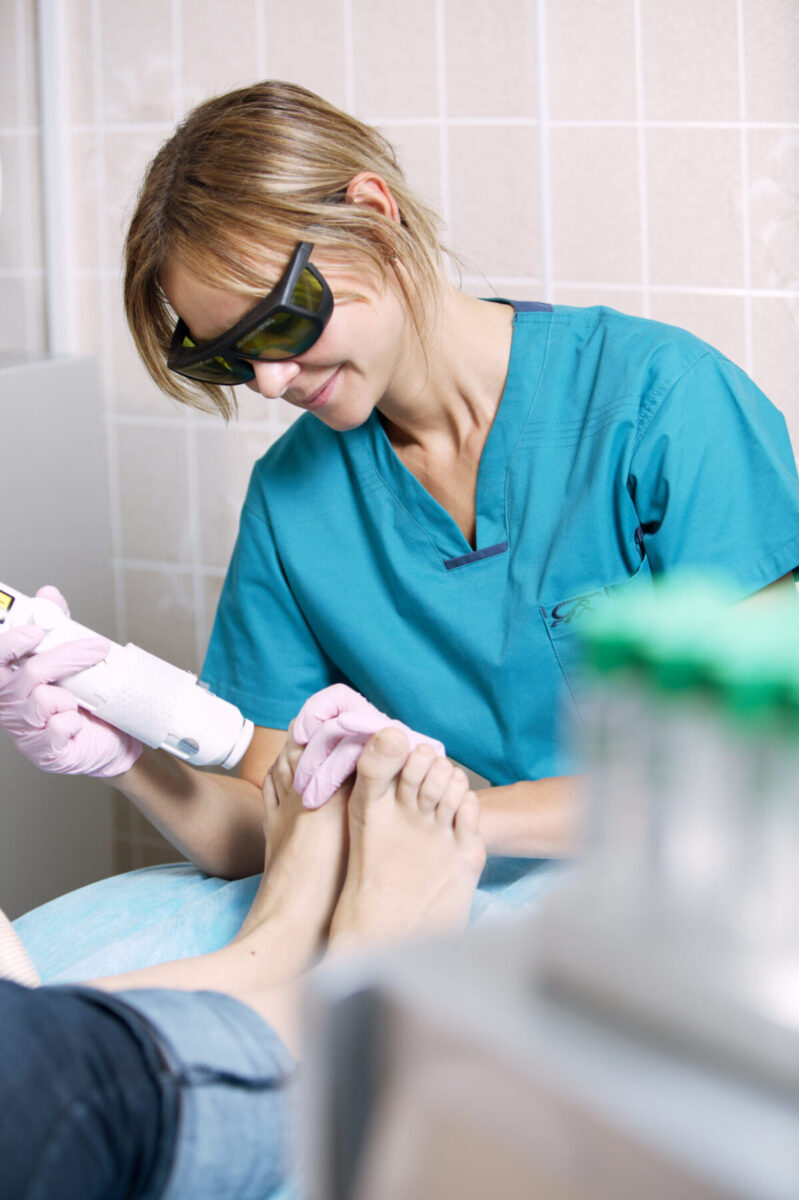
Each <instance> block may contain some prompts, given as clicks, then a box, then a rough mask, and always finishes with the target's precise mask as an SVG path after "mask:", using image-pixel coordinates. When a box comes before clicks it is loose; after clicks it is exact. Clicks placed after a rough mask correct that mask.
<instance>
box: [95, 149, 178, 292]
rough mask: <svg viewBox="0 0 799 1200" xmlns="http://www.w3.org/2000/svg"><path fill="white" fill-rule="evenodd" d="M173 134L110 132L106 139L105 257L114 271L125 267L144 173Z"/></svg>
mask: <svg viewBox="0 0 799 1200" xmlns="http://www.w3.org/2000/svg"><path fill="white" fill-rule="evenodd" d="M171 132H172V130H171V127H170V128H169V129H167V128H163V129H155V130H147V131H142V132H131V133H127V132H120V133H115V132H109V133H106V134H105V135H104V136H105V202H106V205H107V210H106V224H105V250H104V254H105V258H104V265H105V266H107V267H110V268H111V270H117V269H120V268H121V266H122V251H123V245H124V241H125V235H126V233H127V229H128V223H129V221H130V218H131V216H132V215H133V209H134V207H135V204H136V195H137V193H138V190H139V188H140V186H141V183H142V180H143V179H144V173H145V170H146V169H147V166H148V165H149V163H150V161H151V159H152V158H153V157H154V155H155V154H156V152H157V151H158V149H159V147H160V146H161V145H162V143H163V142H164V141H166V139H167V138H168V137H169V135H170V133H171Z"/></svg>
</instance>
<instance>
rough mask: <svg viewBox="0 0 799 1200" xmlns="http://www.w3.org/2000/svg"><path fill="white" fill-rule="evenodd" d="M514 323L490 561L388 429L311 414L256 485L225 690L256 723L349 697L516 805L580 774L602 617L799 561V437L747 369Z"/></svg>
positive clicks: (636, 333)
mask: <svg viewBox="0 0 799 1200" xmlns="http://www.w3.org/2000/svg"><path fill="white" fill-rule="evenodd" d="M514 307H515V309H516V312H515V318H514V325H513V340H512V348H511V355H510V363H509V369H508V376H507V381H506V385H505V390H504V392H503V395H502V400H501V403H500V406H499V410H498V412H497V416H496V418H495V420H494V423H493V425H492V427H491V430H490V432H489V435H488V439H487V441H486V445H485V449H484V451H483V456H482V459H481V462H480V470H479V475H478V480H477V495H476V516H477V533H476V548H473V547H472V546H470V545H469V543H468V542H467V541H466V539H465V538H464V536H463V534H462V532H461V531H460V529H459V528H458V526H457V525H456V523H455V521H454V520H453V519H452V517H451V516H450V515H449V513H447V512H446V510H445V509H444V508H442V507H441V505H439V504H438V502H437V501H436V500H434V499H433V497H432V496H431V495H430V494H429V493H428V492H427V491H426V490H425V489H424V487H423V486H422V485H421V484H420V483H419V481H418V480H417V479H416V477H415V476H414V475H413V474H412V473H411V472H410V471H409V470H408V469H407V468H406V467H405V466H404V465H403V464H402V462H401V461H400V459H399V458H398V457H397V455H396V454H395V453H394V450H393V449H392V447H391V444H390V443H389V441H388V438H387V437H386V434H385V432H384V429H383V426H382V424H381V421H380V417H379V415H378V413H377V412H373V414H372V415H371V417H370V418H369V420H368V421H366V423H365V424H363V425H361V426H360V427H359V428H357V429H354V430H352V431H349V432H346V433H337V432H334V431H332V430H330V429H328V428H327V426H325V425H324V424H323V423H322V422H321V421H320V420H319V419H318V418H316V417H314V416H313V415H311V414H306V415H304V416H303V417H301V418H300V419H299V420H298V421H297V422H296V423H295V424H294V425H293V426H292V427H291V428H290V429H289V430H288V431H287V432H286V433H285V434H284V435H283V437H281V438H280V440H279V441H277V442H276V443H275V444H274V445H273V446H272V447H271V448H270V449H269V451H268V452H267V453H266V454H265V455H264V457H263V458H262V459H260V460H259V462H258V463H257V464H256V465H255V468H254V470H253V474H252V479H251V482H250V486H249V490H248V493H247V498H246V501H245V504H244V509H243V512H242V517H241V526H240V532H239V536H238V541H237V544H236V547H235V551H234V553H233V557H232V560H231V563H230V567H229V570H228V573H227V577H226V580H225V584H224V587H223V590H222V595H221V599H220V602H219V608H218V612H217V617H216V621H215V624H214V628H213V632H212V636H211V641H210V646H209V650H208V656H207V659H206V663H205V667H204V671H203V677H204V679H205V680H206V681H207V682H208V684H209V685H210V687H211V689H212V690H213V691H215V692H217V693H218V694H220V695H222V696H224V697H225V698H227V699H229V700H231V701H232V702H233V703H235V704H237V705H238V706H239V707H240V708H241V710H242V711H243V712H244V714H245V715H246V716H247V717H249V718H250V719H251V720H252V721H254V722H255V723H256V724H258V725H264V726H269V727H274V728H286V726H287V724H288V722H289V721H290V720H291V719H292V717H294V716H295V715H296V713H297V711H298V710H299V708H300V707H301V705H302V704H303V702H304V701H305V700H306V699H307V697H308V696H310V695H311V694H312V693H313V692H315V691H317V690H318V689H320V688H323V687H326V686H327V685H328V684H331V683H335V682H346V683H348V684H350V685H351V686H352V687H354V688H356V689H357V690H358V691H359V692H362V693H363V694H364V695H365V696H367V697H368V699H369V700H371V701H372V702H373V703H374V704H376V705H377V706H378V707H379V708H380V709H382V710H383V711H385V712H386V713H388V714H390V715H391V716H393V717H398V718H399V719H400V720H402V721H405V722H406V723H407V724H408V725H410V726H411V727H412V728H414V729H417V730H420V731H424V732H425V733H428V734H431V735H433V736H434V737H437V738H439V739H440V740H441V741H443V742H444V744H445V746H446V748H447V753H448V754H449V755H450V756H451V757H453V758H455V759H456V760H457V761H459V762H461V763H462V764H464V765H465V766H468V767H470V768H471V769H473V770H475V771H477V772H478V773H479V774H481V775H483V776H484V777H485V778H486V779H488V780H489V781H490V782H492V783H493V784H505V783H512V782H515V781H517V780H520V779H537V778H542V777H547V776H553V775H559V774H564V773H566V772H568V771H570V770H573V769H576V767H577V765H578V764H576V763H575V762H574V761H573V760H572V759H571V757H570V755H569V753H568V751H567V749H566V747H565V746H564V744H563V739H562V737H561V736H560V733H561V729H562V720H563V716H564V712H565V714H566V719H567V720H568V716H569V713H570V712H571V714H572V716H573V715H574V706H575V700H574V684H575V679H576V672H577V670H578V664H579V646H578V645H577V640H578V639H577V636H576V633H575V630H576V628H577V627H578V626H579V617H580V615H581V614H583V613H584V612H585V611H586V610H587V609H589V608H591V607H595V606H596V604H597V603H601V602H603V600H604V598H605V597H606V596H607V595H609V594H610V592H611V589H617V588H619V587H634V586H649V584H650V583H651V579H652V576H653V575H658V574H660V573H662V572H666V571H669V570H671V569H674V568H675V567H686V568H704V569H712V570H715V571H716V572H720V573H722V574H723V575H724V576H726V578H727V580H728V581H729V583H730V585H731V586H732V587H733V588H734V589H735V590H736V592H737V594H739V595H740V596H744V595H746V594H748V593H751V592H754V591H756V590H757V589H759V588H761V587H764V586H766V585H767V584H769V583H771V582H773V581H774V580H775V579H777V578H779V577H780V576H781V575H784V574H786V573H787V572H788V571H790V570H792V569H793V568H794V567H796V565H797V563H799V480H798V479H797V473H796V467H795V463H794V458H793V453H792V450H791V445H790V440H789V437H788V433H787V430H786V426H785V421H784V419H783V417H782V415H781V414H780V413H779V411H778V410H777V409H776V408H775V407H774V406H773V405H772V404H771V403H770V402H769V401H768V400H767V399H766V397H765V396H764V395H763V394H762V392H760V391H759V389H758V388H757V387H756V386H755V385H754V384H753V383H752V381H751V380H750V379H749V378H748V377H747V376H746V375H745V374H744V373H743V372H742V371H741V370H740V369H739V368H738V367H736V366H735V365H734V364H733V363H732V362H730V361H729V360H728V359H726V358H725V357H724V356H723V355H722V354H720V353H718V352H717V351H716V350H714V349H713V348H712V347H710V346H708V345H706V344H705V343H703V342H701V341H699V340H698V339H697V338H695V337H693V336H692V335H691V334H689V333H686V332H684V331H682V330H679V329H675V328H672V327H668V326H664V325H661V324H658V323H656V322H652V321H647V320H643V319H641V318H635V317H629V316H625V315H623V314H621V313H617V312H614V311H613V310H610V309H607V308H586V309H576V308H570V307H562V306H556V307H554V308H552V307H550V306H548V305H523V304H517V305H514Z"/></svg>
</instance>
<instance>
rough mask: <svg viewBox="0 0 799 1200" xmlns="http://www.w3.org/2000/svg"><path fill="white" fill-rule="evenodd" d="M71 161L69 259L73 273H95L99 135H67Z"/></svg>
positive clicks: (101, 224)
mask: <svg viewBox="0 0 799 1200" xmlns="http://www.w3.org/2000/svg"><path fill="white" fill-rule="evenodd" d="M70 154H71V161H72V172H71V177H72V230H73V236H72V256H73V261H74V264H75V270H76V271H96V270H98V269H99V267H100V265H101V256H100V252H101V242H100V231H101V229H104V228H105V224H106V219H105V218H106V213H105V211H104V210H103V211H102V212H101V196H102V191H103V176H102V169H101V164H102V145H101V135H100V134H98V133H96V132H95V131H94V130H90V131H87V132H81V133H79V132H72V133H71V134H70Z"/></svg>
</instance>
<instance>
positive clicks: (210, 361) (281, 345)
mask: <svg viewBox="0 0 799 1200" xmlns="http://www.w3.org/2000/svg"><path fill="white" fill-rule="evenodd" d="M312 250H313V242H298V243H297V246H296V249H295V250H294V253H293V254H292V256H291V261H290V262H289V265H288V266H287V267H286V270H285V271H284V272H283V274H282V275H281V277H280V279H279V280H278V282H277V283H276V284H275V286H274V287H273V288H272V291H271V292H270V293H269V295H268V296H265V297H264V298H263V300H259V302H258V303H257V304H256V306H255V308H253V309H252V310H251V311H250V312H248V313H247V315H246V316H245V317H242V319H241V320H240V321H238V322H237V324H235V325H234V326H233V327H232V328H231V329H228V330H226V331H225V333H221V334H220V335H219V337H217V338H213V339H212V340H211V341H210V342H198V341H195V339H194V338H193V337H192V335H191V332H190V330H189V327H188V325H187V324H186V322H185V321H183V320H179V321H178V323H177V325H176V326H175V332H174V334H173V336H172V345H171V346H170V348H169V354H168V355H167V360H166V365H167V366H168V367H169V369H170V371H176V372H177V374H178V375H185V376H186V377H187V378H188V379H197V380H199V381H200V382H201V383H217V384H222V385H225V384H229V385H231V386H232V385H235V384H237V383H247V382H248V381H249V380H250V379H254V378H255V372H254V371H253V369H252V366H251V363H250V361H249V360H251V359H256V360H257V361H260V362H278V361H280V360H282V359H286V358H296V357H297V355H298V354H302V353H304V351H306V350H307V349H308V348H309V347H310V346H312V345H313V344H314V342H315V341H316V340H317V338H318V337H319V336H320V334H321V332H322V330H323V329H324V327H325V325H326V324H327V322H328V321H329V320H330V315H331V313H332V312H333V294H332V292H331V291H330V288H329V286H328V284H327V282H326V280H325V279H324V278H323V277H322V275H320V273H319V271H317V269H316V267H314V266H312V265H311V263H309V262H308V258H309V256H310V253H311V251H312Z"/></svg>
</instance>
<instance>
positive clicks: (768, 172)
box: [748, 68, 799, 291]
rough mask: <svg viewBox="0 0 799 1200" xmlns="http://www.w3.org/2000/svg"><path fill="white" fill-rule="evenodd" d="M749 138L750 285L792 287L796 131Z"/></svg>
mask: <svg viewBox="0 0 799 1200" xmlns="http://www.w3.org/2000/svg"><path fill="white" fill-rule="evenodd" d="M798 69H799V68H798ZM748 140H749V212H750V228H751V235H752V285H753V286H754V287H756V288H769V289H771V288H788V289H792V290H794V291H797V290H799V130H797V129H794V130H786V131H784V132H777V131H774V130H765V129H752V130H750V131H749V134H748Z"/></svg>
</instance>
